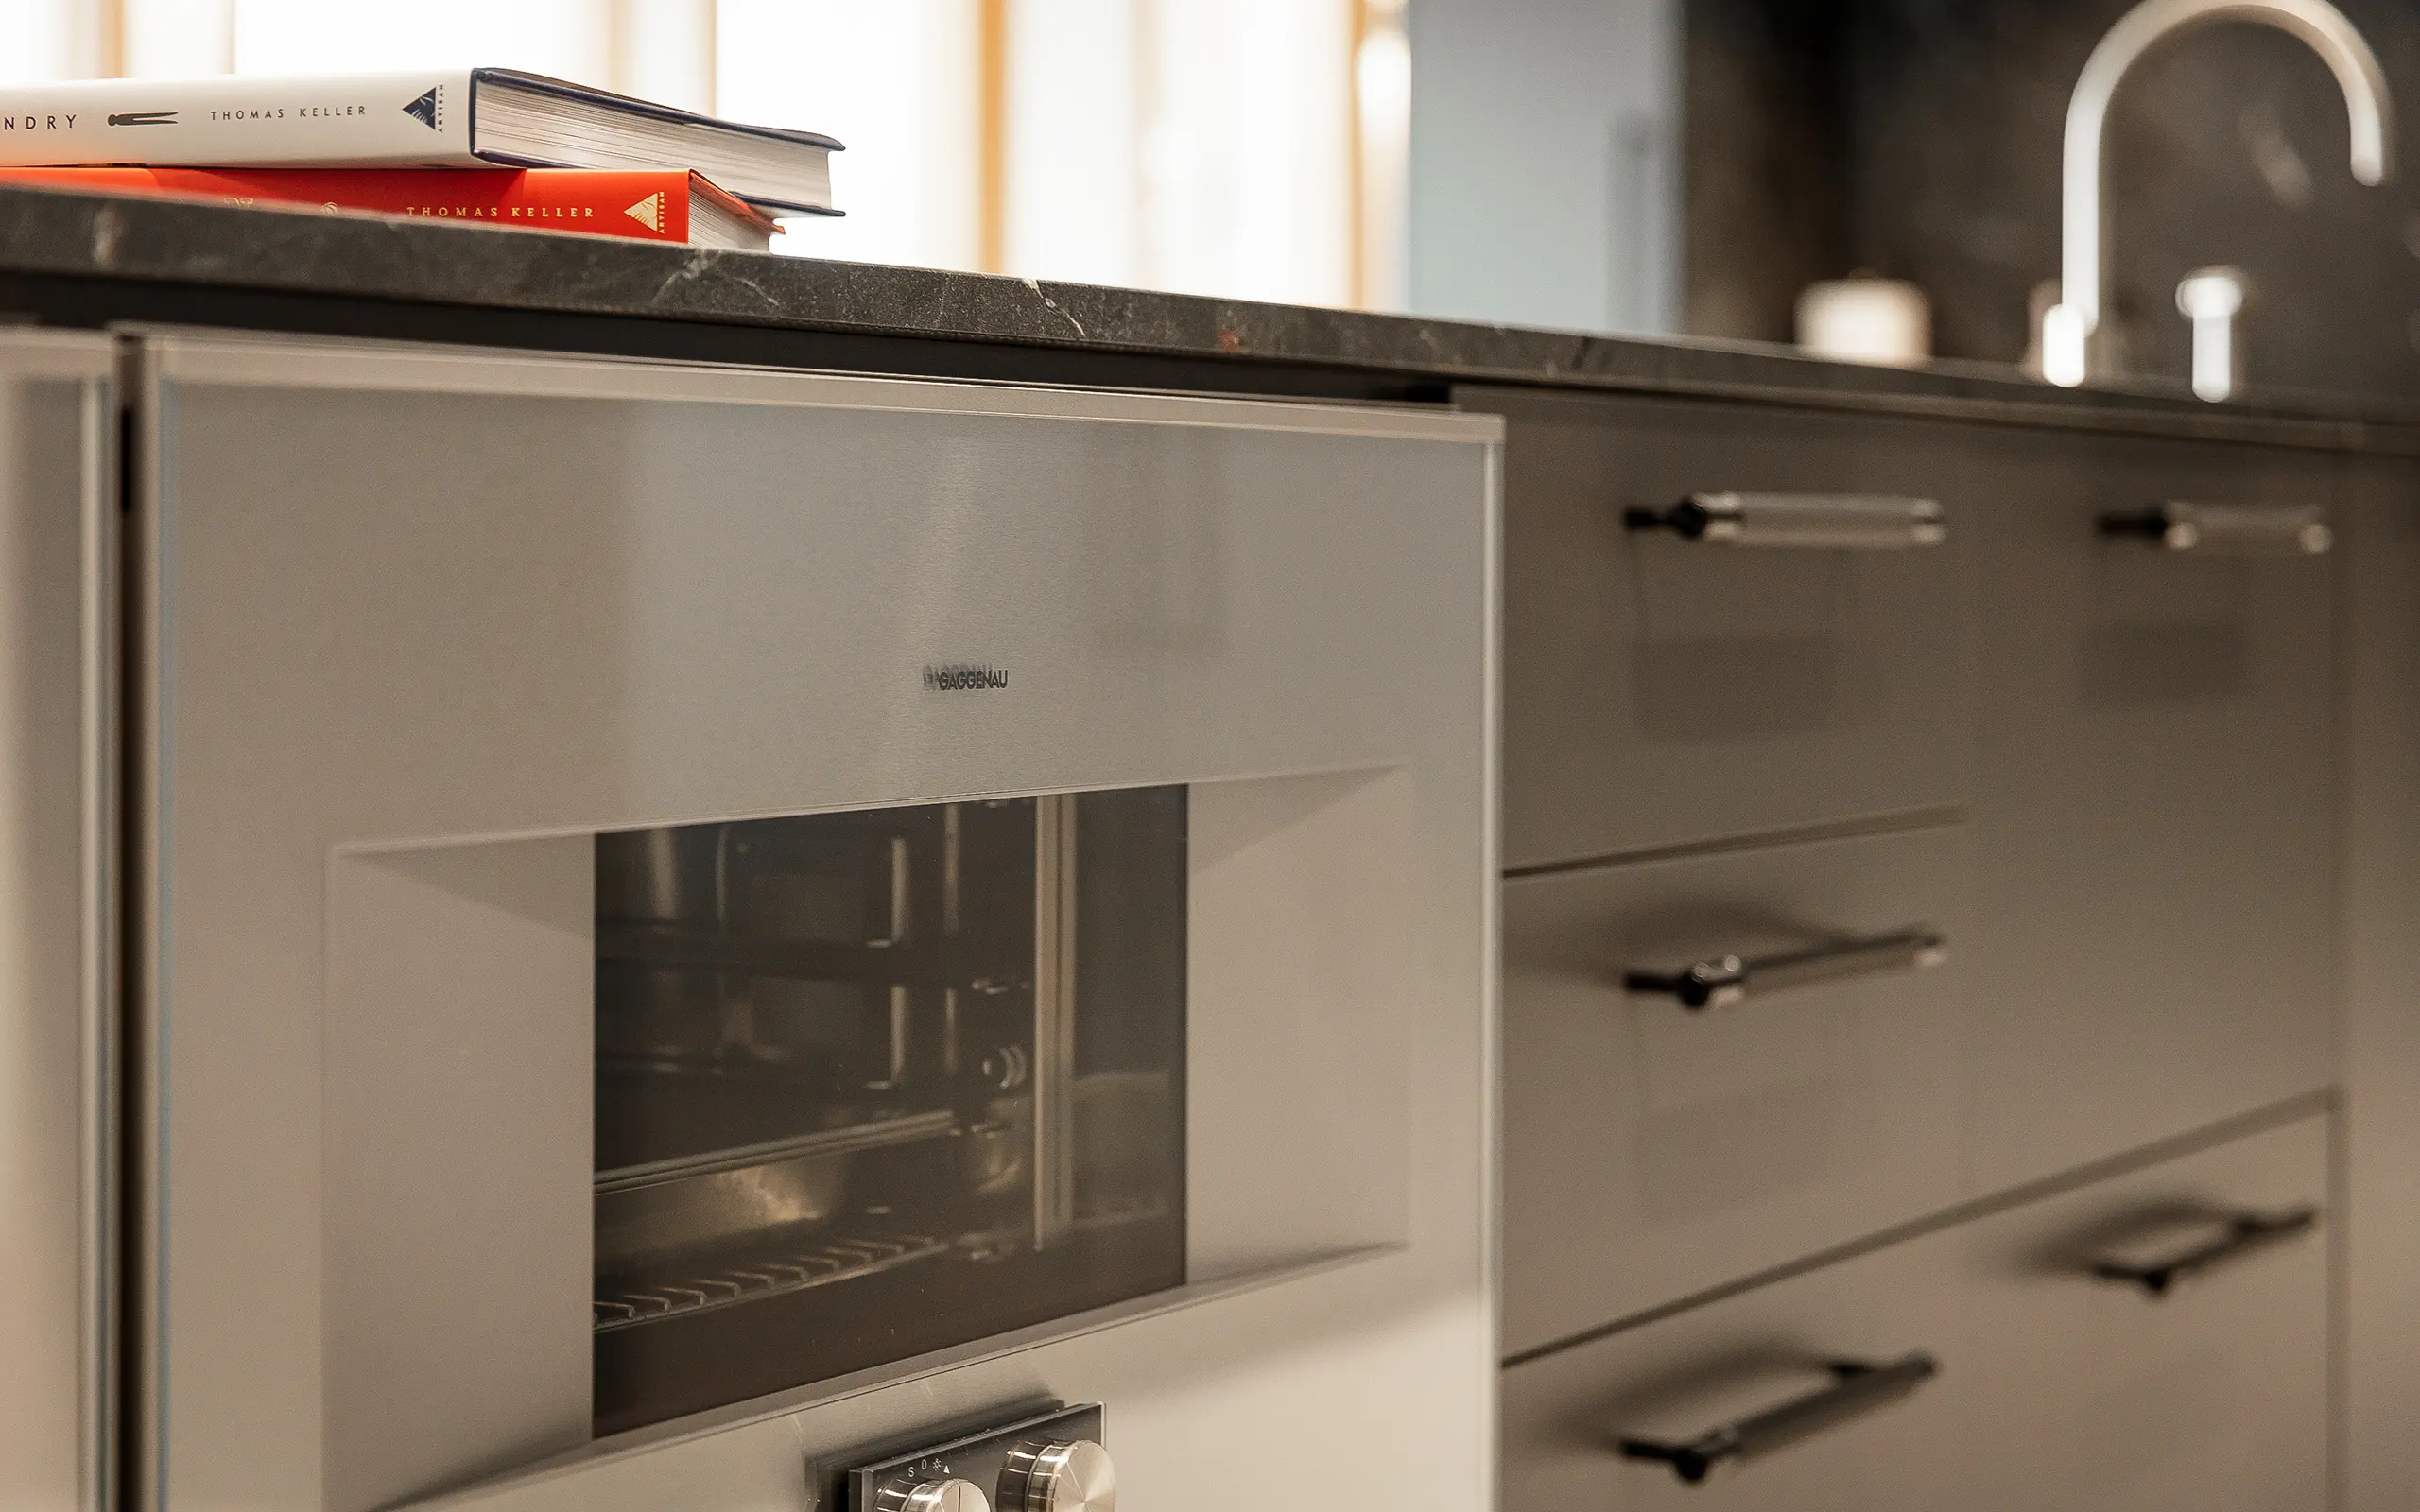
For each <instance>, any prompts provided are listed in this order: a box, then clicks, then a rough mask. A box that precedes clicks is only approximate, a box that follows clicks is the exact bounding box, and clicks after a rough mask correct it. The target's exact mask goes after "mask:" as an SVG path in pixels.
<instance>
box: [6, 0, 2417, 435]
mask: <svg viewBox="0 0 2420 1512" xmlns="http://www.w3.org/2000/svg"><path fill="white" fill-rule="evenodd" d="M2130 3H2131V0H1409V5H1408V6H1407V0H880V3H877V4H867V3H865V0H413V3H412V4H411V5H409V6H394V7H388V6H370V5H364V4H356V3H352V0H0V81H6V80H9V79H17V78H23V79H31V78H58V77H85V76H91V75H102V74H118V73H126V74H136V75H176V74H193V73H207V72H227V71H235V72H245V73H275V72H292V71H307V70H319V69H360V68H378V67H400V66H421V65H449V66H452V65H468V64H475V63H502V64H507V65H510V66H517V67H523V68H529V69H535V70H538V71H541V72H549V73H557V74H562V75H566V76H570V77H578V78H581V79H583V80H588V81H591V82H599V83H603V84H606V85H608V86H609V87H618V88H622V89H626V90H629V91H631V93H634V94H644V95H648V96H651V97H656V98H661V99H666V100H669V101H672V102H674V103H678V104H685V105H692V106H696V107H698V108H700V109H705V110H712V111H717V112H722V113H725V114H729V115H732V116H735V117H737V118H740V119H748V120H757V121H765V122H771V123H775V124H783V125H793V126H800V127H805V128H808V129H815V130H821V131H828V132H830V133H832V134H833V135H836V136H838V137H839V138H840V139H841V140H843V141H844V142H846V143H847V144H848V145H849V150H848V151H847V152H846V153H844V154H842V155H841V156H840V157H839V158H838V160H837V161H836V163H835V164H834V177H835V180H836V185H837V189H838V195H839V197H840V199H841V201H842V203H843V205H844V206H845V207H846V208H847V209H848V210H849V212H850V215H849V218H847V219H846V220H843V221H837V222H833V221H817V222H809V223H804V224H800V225H797V226H796V227H795V228H794V230H793V232H792V233H791V234H790V235H788V236H787V237H785V238H783V242H784V243H785V244H786V247H785V249H786V250H787V251H790V252H792V253H796V254H804V255H810V256H822V257H840V258H858V259H866V260H872V261H883V262H901V263H916V264H925V265H931V266H944V267H959V268H972V269H980V270H985V271H993V272H1004V273H1010V274H1014V275H1019V276H1025V277H1033V278H1057V279H1076V280H1085V281H1091V282H1099V283H1126V284H1135V285H1140V286H1144V287H1155V288H1167V289H1175V290H1181V291H1186V292H1194V293H1202V294H1212V295H1219V296H1226V297H1236V298H1249V299H1265V300H1281V301H1300V302H1307V303H1317V304H1340V305H1356V306H1362V307H1367V308H1376V309H1411V310H1415V311H1420V312H1424V313H1431V314H1439V315H1447V316H1454V317H1460V318H1474V319H1482V320H1496V321H1505V322H1515V323H1526V324H1538V325H1549V326H1561V327H1568V328H1573V329H1578V330H1583V331H1609V332H1622V333H1634V334H1642V335H1694V336H1704V337H1718V338H1724V339H1730V340H1755V341H1789V340H1790V339H1792V336H1793V334H1794V332H1793V320H1792V311H1793V307H1794V305H1795V303H1796V301H1797V299H1798V296H1799V294H1800V292H1801V291H1802V290H1804V289H1805V288H1806V286H1807V285H1808V284H1810V283H1816V282H1818V281H1821V280H1826V279H1835V278H1840V277H1842V276H1844V275H1849V274H1853V273H1871V274H1876V275H1881V276H1886V277H1891V278H1898V279H1905V280H1908V281H1910V282H1911V283H1914V284H1916V285H1917V286H1918V287H1920V288H1921V289H1922V290H1923V292H1924V294H1925V295H1926V297H1927V299H1928V300H1929V301H1930V303H1931V306H1932V313H1933V329H1934V350H1935V351H1936V352H1938V353H1939V354H1941V355H1944V356H1949V357H1960V358H1970V359H1976V360H1981V361H1989V362H1999V363H2011V362H2016V361H2018V360H2019V359H2020V358H2021V357H2022V356H2023V355H2024V353H2025V351H2026V347H2027V344H2028V340H2029V337H2030V335H2031V331H2030V320H2029V309H2030V307H2031V305H2032V303H2033V302H2034V301H2035V300H2036V298H2037V294H2038V291H2039V289H2040V287H2041V285H2042V284H2043V283H2045V281H2048V280H2050V279H2052V278H2054V277H2055V276H2056V273H2057V249H2058V234H2059V232H2058V187H2059V184H2058V172H2059V170H2058V163H2059V146H2060V138H2061V132H2062V126H2063V122H2064V117H2065V113H2066V100H2067V94H2068V91H2069V89H2070V88H2071V87H2072V85H2073V83H2074V80H2075V78H2076V76H2077V74H2078V72H2079V71H2080V70H2081V69H2082V67H2083V60H2084V58H2085V56H2086V55H2087V54H2088V53H2089V52H2090V51H2091V49H2092V46H2093V44H2094V43H2095V42H2097V41H2098V40H2099V38H2100V35H2101V34H2102V32H2103V31H2105V30H2106V29H2107V28H2108V26H2110V25H2111V23H2113V22H2114V21H2116V20H2117V19H2118V16H2119V15H2120V14H2122V13H2123V12H2124V10H2125V9H2127V7H2128V5H2129V4H2130ZM2342 4H2343V6H2344V9H2346V10H2347V11H2348V12H2349V13H2351V14H2352V15H2353V17H2354V19H2355V20H2356V21H2357V22H2358V23H2359V25H2360V26H2362V28H2363V29H2364V30H2365V31H2366V32H2367V33H2368V35H2369V36H2370V38H2371V40H2372V42H2373V43H2374V44H2375V45H2376V46H2377V49H2378V51H2379V53H2380V54H2381V56H2382V58H2383V59H2384V60H2385V63H2386V67H2387V71H2388V74H2389V76H2390V77H2391V79H2392V81H2393V82H2394V86H2395V91H2396V94H2397V96H2398V98H2399V100H2400V101H2401V103H2402V104H2403V106H2404V107H2405V109H2404V112H2403V119H2404V120H2405V121H2407V122H2408V121H2411V120H2412V119H2415V118H2420V4H2415V3H2414V0H2342ZM2401 135H2402V138H2403V140H2402V142H2401V143H2400V144H2399V145H2400V146H2402V148H2403V154H2402V155H2403V157H2404V160H2405V166H2406V169H2407V171H2406V173H2405V174H2404V175H2403V176H2402V177H2401V178H2399V179H2398V180H2395V181H2394V183H2391V184H2390V185H2388V186H2387V187H2385V188H2383V189H2362V188H2360V187H2359V186H2357V185H2356V184H2355V183H2354V182H2353V181H2352V180H2351V178H2350V176H2349V175H2348V174H2347V173H2346V171H2345V166H2344V156H2345V124H2344V112H2343V107H2342V103H2341V101H2340V100H2339V98H2338V96H2337V94H2336V93H2335V90H2334V87H2333V85H2332V83H2331V82H2330V80H2329V78H2328V77H2327V74H2326V72H2325V69H2324V68H2323V67H2322V65H2321V64H2320V63H2319V61H2318V60H2317V59H2316V58H2314V57H2312V56H2311V55H2310V54H2309V53H2308V52H2307V51H2305V50H2304V49H2302V48H2301V47H2300V46H2299V45H2298V44H2297V43H2293V42H2291V41H2290V40H2289V39H2287V38H2285V37H2283V36H2280V35H2278V34H2276V33H2273V32H2270V31H2265V30H2260V29H2256V28H2252V27H2246V26H2220V27H2214V28H2211V29H2208V30H2205V31H2203V32H2200V33H2197V34H2194V35H2192V36H2190V37H2187V38H2185V39H2182V40H2179V41H2177V42H2175V43H2171V44H2169V45H2168V46H2166V47H2164V48H2162V49H2161V50H2159V51H2158V52H2155V53H2154V54H2152V56H2151V57H2150V58H2149V59H2147V60H2145V62H2144V64H2143V66H2142V67H2141V68H2140V69H2139V70H2138V71H2137V72H2136V74H2135V77H2132V78H2131V79H2129V80H2128V82H2127V84H2126V86H2125V88H2124V89H2123V91H2122V92H2121V93H2120V94H2119V95H2118V104H2117V108H2116V111H2115V112H2114V114H2113V117H2112V128H2111V138H2110V171H2109V179H2108V181H2109V184H2110V187H2111V198H2112V204H2113V213H2112V215H2113V230H2112V246H2113V249H2114V261H2115V267H2114V282H2113V285H2112V292H2113V296H2114V301H2115V317H2116V319H2117V321H2118V324H2119V325H2120V326H2121V327H2122V331H2123V335H2124V338H2125V342H2126V345H2127V348H2128V352H2129V361H2128V366H2129V370H2131V371H2134V372H2137V373H2143V374H2151V375H2159V376H2166V377H2171V378H2177V379H2182V378H2183V376H2184V375H2185V373H2186V371H2187V335H2188V334H2187V325H2186V322H2185V320H2184V319H2183V318H2182V317H2181V316H2179V315H2178V314H2177V313H2176V310H2175V305H2174V291H2175V287H2176V284H2177V282H2178V281H2179V280H2180V279H2181V278H2182V277H2183V276H2184V275H2185V274H2186V273H2187V271H2189V270H2191V269H2194V268H2197V267H2202V266H2210V265H2218V264H2229V265H2234V266H2239V267H2241V268H2242V269H2244V270H2245V271H2246V272H2247V273H2248V274H2249V276H2250V279H2251V282H2252V284H2253V289H2254V294H2253V303H2252V305H2251V307H2250V308H2249V310H2248V311H2247V314H2246V316H2245V322H2244V333H2245V344H2246V346H2247V348H2248V351H2249V361H2250V367H2251V376H2252V379H2253V381H2254V382H2255V383H2256V384H2261V385H2269V386H2288V387H2310V388H2332V389H2356V390H2366V391H2370V392H2377V393H2387V394H2405V393H2420V193H2415V188H2420V150H2415V149H2414V146H2413V139H2412V136H2411V132H2410V131H2409V130H2406V131H2404V132H2403V133H2401Z"/></svg>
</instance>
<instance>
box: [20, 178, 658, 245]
mask: <svg viewBox="0 0 2420 1512" xmlns="http://www.w3.org/2000/svg"><path fill="white" fill-rule="evenodd" d="M0 181H7V182H15V183H35V184H47V185H50V186H52V187H56V188H62V189H68V188H75V189H100V190H110V191H114V192H117V193H121V194H125V193H132V194H171V195H187V196H195V197H208V198H216V199H220V200H224V201H226V202H228V203H230V204H236V205H254V204H270V205H295V206H301V207H304V208H318V209H325V210H367V211H375V212H379V213H381V214H384V215H411V216H416V217H419V218H422V219H426V220H455V221H466V222H469V223H470V224H473V225H478V226H506V227H512V228H516V229H519V230H525V231H565V232H586V233H588V234H590V235H593V236H623V237H629V238H631V239H633V240H637V241H650V242H685V241H687V240H688V239H689V232H690V224H689V211H690V200H689V194H690V186H689V175H688V174H686V173H684V172H681V171H679V170H677V169H675V170H663V171H652V172H649V171H634V172H621V171H610V172H596V171H590V170H583V169H576V168H575V169H544V168H533V169H529V170H527V171H526V172H525V171H520V170H514V169H486V170H479V171H469V172H456V171H447V170H443V169H439V170H435V171H429V170H410V171H405V170H393V171H389V170H383V169H370V170H359V171H355V170H346V169H319V170H297V169H289V168H255V169H250V170H247V169H240V168H239V169H210V168H119V167H93V168H82V167H68V168H62V167H40V168H7V167H0Z"/></svg>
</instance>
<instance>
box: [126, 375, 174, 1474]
mask: <svg viewBox="0 0 2420 1512" xmlns="http://www.w3.org/2000/svg"><path fill="white" fill-rule="evenodd" d="M158 367H159V353H158V351H157V349H155V348H152V347H150V346H147V345H129V346H128V347H126V348H125V350H124V352H123V353H122V357H121V360H120V363H119V368H118V371H119V378H120V382H121V383H122V384H123V385H124V387H125V390H126V395H127V402H128V405H129V408H130V412H131V413H132V415H133V417H134V418H133V421H132V422H131V423H130V424H129V425H128V426H127V438H128V440H127V452H126V455H125V456H124V457H123V458H122V465H123V466H124V467H125V469H126V472H127V490H126V491H127V493H128V497H129V502H130V518H129V524H128V527H127V546H126V553H125V556H126V575H125V581H126V584H127V590H126V591H127V593H128V595H129V601H128V603H127V604H126V606H125V609H124V623H125V625H126V627H127V635H128V639H129V641H130V646H129V649H128V654H127V657H126V662H127V676H126V686H127V695H126V705H125V718H124V724H125V731H124V735H125V739H126V741H127V748H128V755H127V758H126V759H127V762H128V765H129V766H130V788H131V791H130V793H129V795H128V802H129V804H130V812H129V814H128V816H127V822H128V824H129V825H130V828H131V831H132V833H131V834H130V836H129V842H130V843H129V844H128V845H127V847H126V854H127V856H128V864H129V866H130V868H131V870H132V875H131V876H130V878H129V879H128V885H127V886H126V888H125V902H124V907H125V909H126V919H125V922H124V930H125V935H126V942H127V943H126V948H125V953H124V957H123V958H124V961H125V971H126V982H125V992H126V996H127V1001H128V1004H129V1011H128V1013H127V1014H126V1016H125V1018H126V1024H127V1033H128V1037H129V1039H130V1045H129V1047H128V1048H129V1075H128V1083H129V1086H128V1091H130V1094H131V1095H130V1108H129V1110H128V1117H127V1118H126V1120H125V1128H126V1135H125V1138H126V1142H127V1143H126V1158H125V1176H126V1179H127V1180H128V1181H129V1182H130V1188H131V1190H132V1192H133V1193H134V1194H136V1195H135V1198H134V1200H132V1201H130V1202H129V1203H128V1204H127V1206H126V1218H127V1233H126V1238H125V1246H124V1247H125V1253H126V1264H127V1267H128V1271H129V1274H128V1276H127V1278H126V1283H125V1286H124V1288H123V1293H122V1295H123V1296H124V1297H125V1300H126V1307H127V1311H126V1316H125V1318H124V1326H125V1328H126V1329H128V1330H129V1331H130V1333H131V1335H132V1348H131V1349H128V1350H126V1351H125V1353H126V1367H127V1371H128V1381H127V1383H126V1386H125V1389H124V1391H123V1392H122V1393H121V1397H122V1400H123V1402H124V1421H123V1423H122V1425H121V1431H122V1432H123V1433H124V1434H126V1435H129V1436H130V1444H131V1446H132V1452H131V1453H130V1455H129V1456H128V1461H127V1469H128V1472H129V1474H130V1478H131V1484H130V1485H129V1486H127V1487H126V1500H127V1502H128V1503H129V1504H130V1505H131V1506H134V1507H140V1508H153V1509H161V1512H164V1509H165V1507H166V1505H167V1477H166V1464H165V1460H166V1452H165V1450H166V1443H167V1433H168V1382H167V1372H166V1370H165V1368H164V1365H165V1361H166V1358H167V1339H166V1329H167V1283H168V1264H167V1216H168V1193H167V1171H168V1160H167V1152H166V1150H165V1149H164V1147H163V1141H164V1130H165V1127H166V1122H167V1106H166V1104H167V1085H168V1074H167V1059H168V1045H167V1005H166V1003H165V1001H164V993H165V985H164V972H163V969H164V966H165V964H166V961H167V954H168V952H167V940H166V938H165V931H166V928H167V923H166V920H167V903H168V899H167V884H166V880H165V877H164V869H163V862H164V856H165V849H164V845H163V843H162V839H161V837H162V835H163V834H164V833H165V826H166V821H167V817H168V791H167V784H166V782H164V781H163V774H164V766H165V763H164V759H163V752H162V751H161V749H160V739H159V731H160V728H161V721H162V719H163V717H164V714H165V712H166V709H167V702H168V689H167V685H166V674H165V669H164V667H163V665H162V659H161V658H160V657H159V656H157V655H156V654H155V653H154V647H156V646H157V645H158V644H159V643H160V630H161V627H162V626H163V625H164V624H165V623H166V622H167V618H168V606H167V604H166V602H165V600H166V597H167V595H168V594H169V593H170V592H171V585H169V584H168V583H166V582H164V581H161V582H159V583H158V584H157V586H156V587H155V586H154V575H155V573H156V570H157V564H158V563H159V562H161V561H163V560H164V559H165V552H164V549H163V548H164V539H163V538H164V533H165V531H166V529H167V522H166V511H165V510H164V509H162V508H160V507H157V506H158V501H159V499H160V495H161V487H162V478H163V476H164V473H165V472H166V466H165V461H166V459H165V458H164V455H163V452H164V448H165V447H166V446H167V444H168V442H167V439H166V438H167V436H168V435H169V433H170V432H171V431H172V430H173V428H174V427H173V424H172V423H171V421H172V419H173V413H174V406H175V404H176V396H175V394H174V393H173V392H171V391H169V390H168V389H167V388H166V387H164V386H163V385H161V384H160V383H159V382H158ZM137 395H157V396H158V407H157V409H153V408H151V407H149V406H148V405H141V404H136V403H135V396H137Z"/></svg>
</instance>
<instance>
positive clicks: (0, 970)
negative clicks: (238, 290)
mask: <svg viewBox="0 0 2420 1512" xmlns="http://www.w3.org/2000/svg"><path fill="white" fill-rule="evenodd" d="M110 370H111V352H110V346H109V343H108V342H107V341H105V340H103V339H101V338H99V337H96V336H81V335H58V334H50V333H41V332H31V331H0V867H5V869H4V870H0V1278H4V1279H5V1284H0V1503H5V1504H6V1505H7V1506H8V1507H9V1512H74V1509H95V1508H98V1507H100V1506H102V1505H104V1504H105V1502H106V1498H107V1497H108V1494H109V1473H108V1471H109V1466H110V1464H111V1462H112V1450H111V1447H110V1444H109V1435H110V1422H109V1417H108V1412H107V1402H108V1400H109V1395H108V1383H107V1380H106V1377H107V1374H108V1361H109V1340H110V1334H111V1318H110V1313H111V1310H112V1305H113V1301H112V1297H113V1283H112V1268H111V1266H110V1263H109V1254H110V1246H111V1224H110V1213H111V1207H110V1203H111V1202H112V1194H111V1193H110V1191H109V1187H108V1184H109V1181H110V1178H111V1174H112V1173H111V1152H110V1147H109V1144H108V1141H107V1131H108V1128H109V1086H110V1083H109V1078H108V1074H107V1068H108V1065H109V1057H110V1053H111V1043H110V1029H109V1026H110V1023H111V1022H112V1018H113V1016H114V1009H113V994H114V991H115V983H114V975H113V971H112V959H113V956H114V952H115V939H114V928H113V919H112V914H113V910H112V907H111V904H110V898H111V893H110V892H109V890H108V888H109V885H110V879H109V877H108V876H107V875H105V868H108V867H109V866H110V863H111V862H112V859H113V857H112V851H113V849H114V840H113V837H112V816H113V810H114V803H113V795H114V793H115V783H116V777H115V772H116V763H115V757H114V744H115V731H114V730H113V729H112V724H111V718H110V713H111V709H112V696H111V687H112V681H113V679H114V678H115V675H116V665H115V652H114V650H113V638H114V634H115V619H116V610H115V599H114V595H113V591H112V583H113V582H114V579H115V567H116V564H115V560H114V555H115V549H116V546H115V526H116V520H117V498H116V488H115V483H114V472H113V471H112V456H111V453H112V450H113V439H114V438H115V435H116V428H117V415H116V409H115V405H114V403H113V401H112V395H111V384H110V376H109V375H110Z"/></svg>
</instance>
